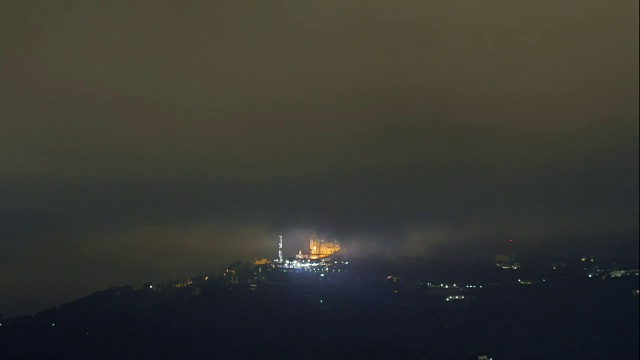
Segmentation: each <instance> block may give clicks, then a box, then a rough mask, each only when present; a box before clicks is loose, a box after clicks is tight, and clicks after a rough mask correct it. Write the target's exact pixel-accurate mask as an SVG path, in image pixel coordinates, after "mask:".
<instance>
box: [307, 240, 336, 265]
mask: <svg viewBox="0 0 640 360" xmlns="http://www.w3.org/2000/svg"><path fill="white" fill-rule="evenodd" d="M337 251H340V243H339V242H337V241H328V240H324V239H322V238H319V237H318V236H317V235H315V234H313V235H311V238H310V239H309V254H310V255H309V258H310V259H311V260H316V259H322V258H326V257H329V256H331V255H332V254H333V253H335V252H337Z"/></svg>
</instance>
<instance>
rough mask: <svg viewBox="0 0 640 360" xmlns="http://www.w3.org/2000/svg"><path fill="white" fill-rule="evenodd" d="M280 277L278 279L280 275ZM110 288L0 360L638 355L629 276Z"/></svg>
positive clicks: (69, 307)
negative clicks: (434, 285)
mask: <svg viewBox="0 0 640 360" xmlns="http://www.w3.org/2000/svg"><path fill="white" fill-rule="evenodd" d="M281 280H282V279H281ZM290 280H291V279H286V276H285V279H284V280H282V281H279V282H277V283H275V282H273V283H262V284H259V285H257V286H250V285H248V284H247V285H228V284H224V283H223V282H220V281H207V282H202V283H200V284H197V285H196V284H194V285H191V286H187V287H180V288H176V287H169V288H165V289H163V290H152V289H141V290H134V289H133V288H131V287H120V288H111V289H107V290H104V291H101V292H97V293H94V294H92V295H90V296H88V297H85V298H83V299H80V300H78V301H76V302H73V303H69V304H65V305H62V306H60V307H59V308H55V309H51V310H47V311H44V312H41V313H39V314H37V315H35V316H33V317H22V318H18V319H10V320H8V321H7V320H5V321H4V322H3V324H2V326H0V358H1V359H247V358H261V359H477V356H478V355H481V354H489V355H491V356H493V358H494V359H539V358H548V359H603V358H607V359H637V358H638V355H639V353H638V336H639V331H638V323H639V314H638V298H637V297H634V296H632V294H631V291H630V290H629V289H631V288H633V287H637V282H638V279H637V277H630V278H627V279H609V280H600V279H598V280H597V281H593V282H588V283H583V284H573V285H572V284H570V283H567V284H555V285H553V286H547V285H544V286H543V285H540V284H538V285H535V284H534V285H531V286H517V285H514V286H507V285H497V286H492V287H486V286H485V287H484V288H483V289H482V290H478V289H476V290H474V291H466V290H465V291H460V294H465V299H464V301H456V302H447V301H445V300H444V299H445V297H446V296H445V295H446V291H444V292H443V291H441V290H438V291H434V290H433V289H429V288H425V287H424V286H414V285H416V284H414V283H407V282H403V281H402V280H401V279H400V280H398V281H395V280H396V279H393V281H391V280H388V279H384V278H382V279H375V278H374V279H367V280H363V279H362V278H359V277H355V276H352V277H344V278H337V277H335V278H333V281H332V278H331V276H329V275H328V276H327V277H324V278H322V280H324V281H320V278H316V277H314V278H308V279H304V278H300V279H297V280H296V281H290Z"/></svg>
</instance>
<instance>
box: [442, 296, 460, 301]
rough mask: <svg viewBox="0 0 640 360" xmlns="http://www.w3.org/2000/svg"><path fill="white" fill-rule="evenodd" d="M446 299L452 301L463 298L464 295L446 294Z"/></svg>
mask: <svg viewBox="0 0 640 360" xmlns="http://www.w3.org/2000/svg"><path fill="white" fill-rule="evenodd" d="M446 300H447V301H454V300H464V295H451V296H447V299H446Z"/></svg>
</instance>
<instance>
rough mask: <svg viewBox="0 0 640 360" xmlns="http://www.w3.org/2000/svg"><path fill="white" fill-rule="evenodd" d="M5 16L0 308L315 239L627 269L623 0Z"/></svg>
mask: <svg viewBox="0 0 640 360" xmlns="http://www.w3.org/2000/svg"><path fill="white" fill-rule="evenodd" d="M2 6H3V10H2V11H0V46H1V47H2V48H3V49H6V50H7V51H3V56H2V57H0V69H1V70H0V76H1V78H2V79H3V80H2V82H1V83H0V123H1V131H0V199H2V201H1V202H0V217H1V219H0V220H1V221H0V271H2V272H4V273H12V274H19V275H18V278H19V279H24V280H28V281H23V280H20V281H18V280H3V281H5V283H0V286H2V287H3V288H4V289H9V290H8V291H7V292H5V291H3V292H2V293H3V294H10V295H4V296H6V298H0V310H1V309H2V303H4V304H9V303H11V302H12V301H15V302H16V303H17V302H20V301H21V299H26V298H31V299H33V297H34V296H36V297H42V298H43V299H45V300H42V303H48V302H51V301H53V302H55V301H58V300H60V299H62V298H63V297H64V296H70V295H69V294H72V293H73V294H77V293H80V292H81V291H85V290H88V289H98V288H101V287H104V286H109V285H113V284H118V283H123V282H135V281H137V282H141V281H144V280H146V279H159V278H162V277H170V276H173V277H177V276H186V275H187V274H190V273H193V272H197V271H201V270H202V269H204V268H207V266H208V265H207V264H209V263H215V262H224V261H227V260H231V259H233V258H238V257H250V256H275V254H272V248H271V247H270V246H272V245H273V242H274V241H275V240H274V239H276V238H277V235H279V234H285V236H286V239H288V241H289V243H288V244H290V246H289V247H287V252H289V253H290V254H293V253H294V252H296V251H297V250H298V249H300V248H302V249H304V246H305V237H306V235H307V234H308V233H310V232H312V231H317V232H320V233H323V234H325V235H327V236H329V237H333V238H337V239H340V240H342V241H343V243H344V244H345V247H346V248H349V247H350V249H351V252H352V253H372V252H388V253H411V254H419V253H426V254H429V255H431V256H437V257H448V258H472V257H477V256H487V257H490V256H491V254H493V253H494V252H495V251H497V250H496V249H499V241H500V239H504V238H510V237H513V238H518V239H520V240H521V241H523V242H525V243H526V244H527V245H523V248H526V249H527V250H526V251H530V252H531V253H540V254H555V253H558V252H567V251H569V250H572V249H575V251H576V252H581V251H582V252H586V251H590V252H597V253H602V254H605V253H606V254H609V255H616V256H623V255H624V256H628V255H629V254H635V255H634V256H635V257H636V258H637V253H638V252H637V247H638V215H639V211H638V196H639V194H638V172H639V168H638V163H639V156H638V152H639V145H638V131H639V128H638V127H639V126H638V123H639V122H638V118H639V112H638V97H639V92H638V63H639V59H638V40H639V39H638V37H639V36H638V4H637V1H636V2H634V1H617V2H615V3H603V2H600V1H581V2H579V3H578V2H560V3H558V2H548V3H547V2H542V3H541V2H536V3H518V2H512V1H490V2H483V3H477V2H446V3H437V2H425V1H411V2H404V3H402V4H393V5H391V4H389V3H388V2H382V1H366V2H365V1H328V2H326V1H325V2H322V3H317V4H309V3H302V2H299V1H275V2H269V3H268V4H267V3H264V4H251V5H249V4H241V3H240V2H234V3H233V4H226V3H225V4H223V3H217V2H209V1H207V2H199V1H194V2H186V3H185V2H182V3H175V4H164V5H163V4H157V3H156V2H144V1H142V2H136V3H131V4H120V5H114V4H102V5H98V4H94V3H90V2H84V1H61V2H55V3H53V2H46V3H41V2H27V1H22V2H12V3H8V4H3V5H2ZM91 264H96V266H91ZM43 269H46V270H45V271H43ZM43 272H44V273H46V274H47V275H46V276H47V284H56V285H47V286H45V287H43V288H42V290H41V291H40V290H38V291H36V290H33V288H32V287H31V286H26V285H25V284H29V283H30V281H31V282H34V281H37V279H40V276H42V274H43ZM57 289H62V290H57ZM52 294H55V295H52ZM61 294H62V295H61ZM11 299H13V300H11ZM16 299H18V300H16ZM46 299H49V300H50V301H49V300H46ZM51 299H53V300H51ZM38 306H39V305H38ZM7 307H9V305H7ZM17 308H18V306H17V307H16V309H17ZM35 308H36V305H33V306H32V308H30V310H32V309H35Z"/></svg>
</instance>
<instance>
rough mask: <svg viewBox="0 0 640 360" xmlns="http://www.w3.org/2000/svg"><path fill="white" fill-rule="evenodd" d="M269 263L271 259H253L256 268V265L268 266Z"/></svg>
mask: <svg viewBox="0 0 640 360" xmlns="http://www.w3.org/2000/svg"><path fill="white" fill-rule="evenodd" d="M245 259H246V258H245ZM268 263H269V259H267V258H260V259H257V258H253V265H254V266H256V265H266V264H268Z"/></svg>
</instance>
